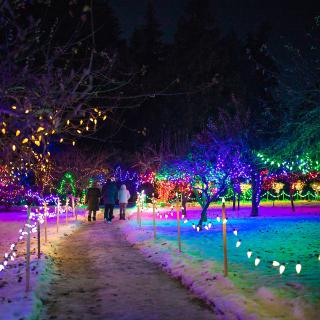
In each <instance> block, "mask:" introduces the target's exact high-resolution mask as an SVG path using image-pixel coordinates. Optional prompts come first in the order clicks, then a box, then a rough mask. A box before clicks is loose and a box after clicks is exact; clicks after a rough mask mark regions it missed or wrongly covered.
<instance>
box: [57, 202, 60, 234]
mask: <svg viewBox="0 0 320 320" xmlns="http://www.w3.org/2000/svg"><path fill="white" fill-rule="evenodd" d="M59 223H60V199H58V206H57V232H59Z"/></svg>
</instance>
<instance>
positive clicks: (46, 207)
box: [43, 203, 48, 243]
mask: <svg viewBox="0 0 320 320" xmlns="http://www.w3.org/2000/svg"><path fill="white" fill-rule="evenodd" d="M47 214H48V206H47V204H46V203H44V204H43V215H44V242H45V243H47V241H48V233H47V228H48V221H47Z"/></svg>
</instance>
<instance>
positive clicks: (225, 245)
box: [222, 198, 228, 277]
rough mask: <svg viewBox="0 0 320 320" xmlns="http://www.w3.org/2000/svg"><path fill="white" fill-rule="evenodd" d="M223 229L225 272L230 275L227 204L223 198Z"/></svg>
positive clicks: (225, 274)
mask: <svg viewBox="0 0 320 320" xmlns="http://www.w3.org/2000/svg"><path fill="white" fill-rule="evenodd" d="M222 231H223V273H224V276H225V277H227V276H228V255H227V223H226V205H225V201H224V198H222Z"/></svg>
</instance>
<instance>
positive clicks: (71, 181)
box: [58, 172, 77, 197]
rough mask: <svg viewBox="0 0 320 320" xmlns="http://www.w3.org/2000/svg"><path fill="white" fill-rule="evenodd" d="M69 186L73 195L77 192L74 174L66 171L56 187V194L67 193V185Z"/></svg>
mask: <svg viewBox="0 0 320 320" xmlns="http://www.w3.org/2000/svg"><path fill="white" fill-rule="evenodd" d="M68 185H69V186H70V188H71V193H72V195H73V196H74V197H75V196H76V194H77V189H76V187H75V176H74V174H73V173H72V172H66V173H65V174H64V175H63V177H62V178H61V180H60V183H59V187H58V194H59V195H61V196H66V195H67V186H68Z"/></svg>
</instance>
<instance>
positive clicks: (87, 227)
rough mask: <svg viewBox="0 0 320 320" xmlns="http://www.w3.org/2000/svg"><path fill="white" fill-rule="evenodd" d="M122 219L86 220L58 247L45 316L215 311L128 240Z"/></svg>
mask: <svg viewBox="0 0 320 320" xmlns="http://www.w3.org/2000/svg"><path fill="white" fill-rule="evenodd" d="M117 223H120V222H118V221H116V222H115V223H114V224H111V225H109V224H104V223H103V222H102V221H96V222H92V223H84V224H83V225H82V226H81V227H80V228H79V229H78V230H77V231H75V232H74V233H73V234H72V235H70V236H68V237H67V238H66V240H64V241H63V242H62V243H60V245H59V246H58V247H57V248H56V250H54V251H55V256H54V257H53V258H54V263H55V265H56V268H57V269H56V275H57V277H56V278H55V279H54V280H52V282H51V286H50V287H49V288H48V290H49V294H48V297H47V299H46V302H45V303H46V308H45V310H44V311H43V313H42V316H41V319H66V320H67V319H71V320H73V319H85V320H87V319H88V320H90V319H94V320H95V319H99V320H103V319H114V320H116V319H117V320H142V319H144V320H166V319H168V320H169V319H170V320H180V319H181V320H187V319H188V320H193V319H201V320H207V319H211V320H212V319H214V318H215V316H214V313H213V311H212V310H210V309H209V307H208V306H207V305H205V304H204V303H202V302H201V301H200V300H198V299H197V298H196V297H195V296H194V295H193V294H192V293H190V292H189V291H188V290H187V289H186V288H184V287H183V286H182V285H181V284H180V283H179V282H178V281H176V280H173V279H171V278H170V277H169V276H168V275H167V274H166V273H164V272H163V271H161V270H160V269H159V267H158V266H156V265H153V264H151V263H150V262H148V261H146V260H145V258H144V257H143V256H142V255H141V254H140V253H139V252H138V250H137V249H135V248H133V247H132V246H131V245H130V244H129V243H128V242H127V241H126V240H124V239H123V236H122V235H121V233H120V231H119V229H118V227H117Z"/></svg>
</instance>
